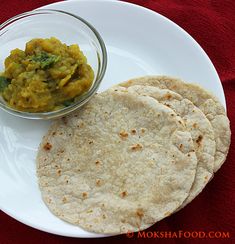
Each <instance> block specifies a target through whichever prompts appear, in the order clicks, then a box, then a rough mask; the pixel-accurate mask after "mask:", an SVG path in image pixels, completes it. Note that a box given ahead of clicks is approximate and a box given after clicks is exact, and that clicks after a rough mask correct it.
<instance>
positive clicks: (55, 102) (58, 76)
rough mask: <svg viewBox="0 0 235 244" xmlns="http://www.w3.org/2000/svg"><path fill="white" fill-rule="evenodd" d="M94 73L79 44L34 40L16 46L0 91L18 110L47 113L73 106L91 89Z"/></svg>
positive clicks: (0, 76)
mask: <svg viewBox="0 0 235 244" xmlns="http://www.w3.org/2000/svg"><path fill="white" fill-rule="evenodd" d="M93 79H94V72H93V70H92V68H91V66H90V65H89V64H87V60H86V57H85V56H84V54H83V53H82V51H81V50H80V48H79V46H78V45H76V44H73V45H70V46H67V45H66V44H63V43H61V42H60V41H59V40H58V39H56V38H54V37H52V38H50V39H33V40H31V41H29V42H27V43H26V48H25V51H22V50H20V49H14V50H12V51H11V54H10V56H8V57H7V58H6V60H5V70H4V72H3V73H2V74H0V93H1V95H2V97H3V98H4V100H5V101H6V102H7V103H8V104H9V106H11V107H12V108H14V109H17V110H21V111H27V112H47V111H53V110H58V109H60V108H62V107H65V106H69V105H70V104H71V103H73V102H74V99H75V98H76V97H77V96H79V95H81V94H83V93H85V92H86V91H88V90H89V88H90V87H91V85H92V82H93Z"/></svg>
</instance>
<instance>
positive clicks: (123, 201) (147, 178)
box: [37, 91, 197, 234]
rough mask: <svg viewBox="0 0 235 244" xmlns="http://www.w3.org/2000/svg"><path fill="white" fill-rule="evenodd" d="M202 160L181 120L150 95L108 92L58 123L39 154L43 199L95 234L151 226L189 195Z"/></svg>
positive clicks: (62, 217)
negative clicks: (199, 159)
mask: <svg viewBox="0 0 235 244" xmlns="http://www.w3.org/2000/svg"><path fill="white" fill-rule="evenodd" d="M196 166H197V158H196V155H195V152H194V145H193V142H192V138H191V135H190V133H189V132H188V131H186V128H185V125H184V122H183V120H182V119H181V118H180V117H178V116H177V115H176V114H175V113H174V112H173V111H172V110H171V109H170V108H168V107H166V106H164V105H162V104H160V103H158V102H157V101H156V100H155V99H153V98H150V97H142V96H136V95H133V94H131V93H130V92H119V91H117V92H114V91H108V92H104V93H102V94H99V95H95V96H94V97H93V99H91V100H90V102H89V103H88V104H86V105H85V106H84V107H83V108H82V109H81V110H79V111H77V112H75V113H73V114H71V115H70V116H68V117H65V118H63V119H61V120H58V121H57V122H55V123H54V124H53V125H52V126H51V128H50V130H49V132H48V133H47V134H46V136H45V137H44V138H43V140H42V143H41V145H40V148H39V152H38V155H37V175H38V178H39V187H40V189H41V192H42V197H43V200H44V201H45V203H46V204H47V206H48V207H49V209H50V210H51V211H52V213H54V214H55V215H56V216H58V217H59V218H61V219H63V220H65V221H67V222H69V223H72V224H75V225H79V226H80V227H82V228H84V229H86V230H88V231H92V232H96V233H115V234H119V233H125V232H127V231H138V230H143V229H145V228H148V227H149V226H151V225H153V224H154V223H155V222H157V221H159V220H161V219H163V218H164V217H166V216H169V215H170V214H171V213H173V212H174V211H175V210H176V209H177V208H178V207H179V206H180V205H181V204H182V203H183V201H184V200H185V199H186V198H187V197H188V194H189V191H190V189H191V186H192V183H193V181H194V177H195V172H196Z"/></svg>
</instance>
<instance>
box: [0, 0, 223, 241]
mask: <svg viewBox="0 0 235 244" xmlns="http://www.w3.org/2000/svg"><path fill="white" fill-rule="evenodd" d="M45 7H46V8H54V9H60V10H65V11H68V12H71V13H73V14H77V15H79V16H81V17H83V18H84V19H86V20H87V21H89V22H90V23H91V24H92V25H93V26H94V27H95V28H96V29H97V30H98V31H99V32H100V34H101V36H102V37H103V39H104V41H105V43H106V46H107V51H108V67H107V72H106V75H105V77H104V80H103V83H102V85H101V90H104V89H106V88H108V87H110V86H111V85H113V84H116V83H119V82H121V81H124V80H127V79H130V78H134V77H137V76H143V75H151V74H153V75H154V74H159V75H161V74H165V75H171V76H176V77H180V78H182V79H185V80H187V81H189V82H197V83H198V84H200V85H202V86H203V87H205V88H206V89H208V90H210V91H211V92H212V93H214V94H215V95H216V96H217V97H218V98H219V99H220V101H221V102H222V103H223V104H224V106H225V98H224V93H223V89H222V86H221V83H220V80H219V77H218V75H217V73H216V70H215V68H214V66H213V65H212V63H211V61H210V59H209V58H208V56H207V55H206V54H205V52H204V51H203V50H202V48H201V47H200V46H199V45H198V44H197V43H196V41H195V40H193V39H192V37H190V36H189V34H187V33H186V32H185V31H184V30H182V29H181V28H180V27H179V26H177V25H176V24H174V23H173V22H172V21H170V20H168V19H167V18H165V17H163V16H162V15H160V14H157V13H155V12H153V11H150V10H148V9H146V8H143V7H140V6H137V5H133V4H129V3H125V2H119V1H95V0H94V1H65V2H59V3H55V4H51V5H48V6H45ZM68 38H69V37H68ZM49 124H50V122H48V121H31V120H25V119H21V118H17V117H13V116H12V115H9V114H7V113H6V112H4V111H0V155H1V158H0V169H1V170H0V186H1V189H0V207H1V209H2V211H4V212H5V213H7V214H8V215H10V216H12V217H13V218H15V219H17V220H19V221H20V222H22V223H25V224H27V225H29V226H32V227H34V228H37V229H39V230H43V231H46V232H50V233H54V234H59V235H64V236H71V237H101V236H102V235H97V234H94V233H89V232H86V231H84V230H82V229H81V228H79V227H77V226H73V225H70V224H68V223H66V222H64V221H62V220H60V219H59V218H57V217H55V216H54V215H53V214H52V213H51V212H50V211H49V210H48V209H47V207H46V205H45V204H44V203H43V201H42V199H41V195H40V191H39V188H38V184H37V177H36V167H35V157H36V154H37V148H38V145H39V143H40V141H41V138H42V136H43V134H45V132H46V131H47V129H48V126H49Z"/></svg>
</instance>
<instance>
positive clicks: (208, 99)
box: [119, 76, 231, 172]
mask: <svg viewBox="0 0 235 244" xmlns="http://www.w3.org/2000/svg"><path fill="white" fill-rule="evenodd" d="M119 85H120V86H124V87H129V86H133V85H148V86H154V87H158V88H161V89H169V90H171V91H174V92H176V93H178V94H180V95H181V96H182V97H183V98H186V99H188V100H190V101H191V102H192V103H194V105H195V106H197V107H198V108H199V109H201V111H202V112H203V113H204V114H205V115H206V117H207V119H208V120H209V121H210V123H211V125H212V127H213V130H214V135H215V142H216V151H215V163H214V172H216V171H217V170H218V169H219V168H220V167H221V165H222V164H223V163H224V161H225V159H226V157H227V154H228V150H229V146H230V141H231V130H230V123H229V119H228V117H227V115H226V112H225V109H224V107H223V105H222V104H221V103H220V102H219V100H218V99H217V98H216V97H215V96H213V95H212V94H211V93H209V92H208V91H206V90H205V89H203V88H202V87H200V86H198V85H196V84H191V83H185V82H184V81H182V80H179V79H175V78H172V77H168V76H145V77H141V78H137V79H132V80H129V81H126V82H123V83H121V84H119Z"/></svg>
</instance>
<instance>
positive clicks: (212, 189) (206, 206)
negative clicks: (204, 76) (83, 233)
mask: <svg viewBox="0 0 235 244" xmlns="http://www.w3.org/2000/svg"><path fill="white" fill-rule="evenodd" d="M52 2H56V1H55V0H40V1H36V0H1V1H0V11H1V13H0V22H3V21H5V20H6V19H8V18H9V17H12V16H14V15H16V14H18V13H21V12H24V11H27V10H32V9H34V8H36V7H39V6H42V5H46V4H49V3H52ZM129 2H132V3H135V4H139V5H142V6H145V7H147V8H150V9H152V10H155V11H156V12H158V13H161V14H162V15H165V16H166V17H168V18H169V19H171V20H173V21H174V22H176V23H177V24H178V25H180V26H181V27H183V28H184V29H185V30H186V31H187V32H188V33H190V35H192V36H193V37H194V38H195V39H196V40H197V41H198V42H199V44H200V45H201V46H202V47H203V48H204V50H205V51H206V52H207V54H208V55H209V57H210V58H211V60H212V62H213V63H214V65H215V67H216V69H217V71H218V73H219V76H220V78H221V80H222V83H223V87H224V90H225V94H226V100H227V107H228V116H229V118H230V120H231V129H232V133H233V132H235V2H234V1H233V0H155V1H154V0H130V1H129ZM0 55H1V54H0ZM234 158H235V141H234V138H232V144H231V148H230V152H229V155H228V158H227V161H226V162H225V164H224V165H223V166H222V168H221V169H220V171H219V172H218V173H217V174H216V175H215V177H214V179H213V180H212V181H211V182H210V183H209V184H208V186H207V187H206V189H205V190H204V191H203V192H202V194H200V196H198V197H197V198H196V199H195V200H194V201H193V202H192V203H191V204H189V205H188V206H187V207H186V208H184V209H183V210H181V211H180V212H178V213H176V214H174V215H172V216H170V217H168V218H167V219H165V220H163V221H161V222H160V223H158V224H156V225H154V226H153V227H151V228H150V229H148V231H152V233H153V232H154V231H155V232H156V231H167V232H169V231H172V235H173V231H179V230H182V231H205V232H208V231H215V232H219V231H225V232H226V233H227V232H229V234H230V238H229V239H227V238H225V239H217V238H213V239H205V240H206V241H211V242H213V243H221V242H226V243H235V237H234V235H235V212H234V207H235V165H233V164H234V163H235V160H234ZM151 235H152V234H151V233H150V234H148V237H151ZM218 235H219V234H217V236H218ZM153 237H154V236H153ZM88 241H91V240H86V239H79V240H78V239H74V238H66V237H61V236H56V235H52V234H47V233H45V232H41V231H38V230H35V229H33V228H30V227H28V226H26V225H23V224H21V223H19V222H17V221H16V220H14V219H12V218H11V217H9V216H7V215H6V214H4V213H3V212H0V244H7V243H9V244H10V243H12V244H13V243H14V244H15V243H35V244H36V243H50V244H54V243H88ZM94 241H97V242H100V243H101V242H103V241H109V242H112V243H117V242H119V241H121V242H127V241H129V242H131V241H133V242H139V243H140V242H143V241H149V242H152V243H153V242H157V243H159V242H160V243H161V242H164V243H191V241H194V243H195V242H201V241H202V239H194V240H192V239H187V238H183V239H182V238H180V239H179V238H168V239H165V238H164V239H155V238H147V236H146V238H138V237H137V236H135V238H129V239H128V238H127V237H126V236H125V235H122V236H117V237H112V238H106V239H96V240H94Z"/></svg>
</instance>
